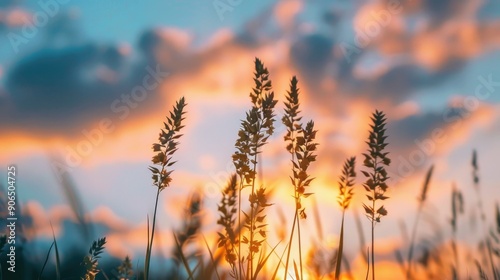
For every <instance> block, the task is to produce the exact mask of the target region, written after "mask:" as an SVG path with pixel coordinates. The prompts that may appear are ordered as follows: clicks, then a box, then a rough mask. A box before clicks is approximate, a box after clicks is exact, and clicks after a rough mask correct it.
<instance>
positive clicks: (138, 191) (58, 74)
mask: <svg viewBox="0 0 500 280" xmlns="http://www.w3.org/2000/svg"><path fill="white" fill-rule="evenodd" d="M41 2H43V3H45V2H49V3H51V4H50V5H45V6H44V5H41V4H40V3H41ZM63 2H67V3H63ZM499 30H500V2H499V1H495V0H483V1H481V0H471V1H455V0H440V1H433V0H413V1H404V0H401V1H397V0H379V1H361V0H354V1H347V0H333V1H332V0H312V1H304V0H302V1H301V0H282V1H245V0H240V1H235V0H233V1H229V0H220V1H219V0H215V1H212V0H211V1H199V0H182V1H181V0H162V1H160V0H147V1H132V0H107V1H101V0H89V1H62V0H61V1H60V2H56V0H53V1H48V0H47V1H40V2H39V1H35V0H3V1H1V2H0V131H1V133H0V145H1V153H0V166H1V169H2V170H3V171H1V172H0V179H1V181H0V184H1V186H2V187H3V188H5V186H6V184H7V183H6V180H7V179H6V176H7V166H9V165H12V164H14V165H16V166H17V169H18V174H17V180H18V192H17V195H18V197H19V199H20V202H21V203H22V206H23V211H24V213H25V214H28V215H31V216H32V218H31V223H32V225H33V228H34V229H33V230H27V237H28V238H29V239H32V240H39V241H40V244H42V245H43V246H42V245H40V247H39V248H38V250H40V251H41V252H44V250H46V249H45V247H44V246H45V245H46V244H49V245H50V242H49V241H48V240H50V239H51V238H52V233H51V230H50V223H49V221H50V222H52V224H53V225H54V228H55V230H56V235H57V236H58V238H60V239H61V240H64V241H66V244H68V243H70V242H78V236H75V234H72V232H74V231H75V230H77V228H76V227H75V226H74V224H73V223H72V222H71V221H76V219H75V217H74V215H73V214H72V211H71V210H70V208H69V206H68V201H67V198H66V196H65V195H64V192H63V189H62V187H61V184H60V182H59V180H58V178H59V176H60V174H61V172H62V173H65V174H66V175H70V176H71V178H72V180H73V181H74V183H75V185H76V186H77V192H78V194H79V196H80V198H81V200H82V202H83V205H84V206H85V211H86V215H87V218H88V219H89V221H93V222H94V223H95V224H96V228H97V230H96V231H97V233H98V234H99V236H100V235H106V236H107V237H108V240H109V244H108V246H107V254H110V255H112V256H115V257H119V258H123V257H124V256H125V255H127V254H129V255H131V256H132V257H133V258H135V259H137V260H142V258H143V252H144V250H145V242H146V240H145V237H146V217H147V215H148V214H149V215H150V216H151V215H152V212H153V207H154V198H155V193H156V189H155V187H154V186H153V185H152V182H151V174H150V173H151V172H150V171H149V170H148V166H149V165H150V164H151V157H152V156H153V152H152V150H151V145H152V143H154V142H155V141H157V137H158V132H159V131H160V129H161V128H162V126H163V124H162V122H163V121H164V119H165V116H166V115H167V113H168V111H170V110H171V108H172V106H173V105H174V104H175V101H176V100H178V99H179V98H180V97H181V96H184V97H185V98H186V100H187V103H188V106H187V115H186V122H185V125H186V127H185V129H184V130H183V134H184V136H183V138H182V139H181V141H180V142H181V143H180V146H179V150H178V152H177V153H176V154H175V156H174V158H175V160H177V163H176V164H175V172H174V173H173V183H172V186H171V187H170V188H168V189H166V190H165V191H163V192H162V194H161V198H160V202H161V204H160V210H161V211H160V214H159V226H160V228H161V231H160V233H159V235H158V237H159V238H161V244H162V246H165V247H167V248H168V246H171V245H172V241H171V238H170V236H171V235H170V230H171V229H172V228H173V227H178V226H179V224H180V220H179V217H180V215H181V213H183V209H184V208H185V205H186V200H187V197H188V194H190V193H192V192H193V191H197V192H199V193H200V194H202V195H203V196H204V199H205V206H206V207H207V208H208V209H207V211H206V213H205V216H204V224H205V229H204V230H206V232H207V237H208V238H209V240H211V241H213V243H212V244H215V238H216V235H214V234H213V232H214V230H219V228H218V227H216V226H215V224H216V220H217V213H216V209H217V208H216V205H217V203H219V200H220V189H221V188H222V187H224V185H225V183H226V181H227V179H228V178H229V176H230V174H231V173H232V172H233V165H232V161H231V155H232V153H233V152H234V151H235V149H234V142H235V140H236V137H237V131H238V129H239V125H240V120H241V119H242V118H244V116H245V115H244V114H245V111H246V110H247V109H249V108H250V106H251V103H250V99H249V97H248V95H249V92H250V90H251V88H252V86H253V80H252V77H253V71H254V68H253V65H254V64H253V63H254V60H255V58H256V57H258V58H260V59H261V60H262V61H263V63H264V64H265V65H266V66H267V67H268V69H269V72H270V78H271V80H272V82H273V89H274V91H275V94H276V96H277V98H278V99H279V103H278V105H277V110H276V113H277V118H276V119H277V123H276V127H277V129H276V133H275V135H274V136H273V137H272V138H271V139H270V142H269V144H268V145H267V146H266V147H265V149H264V153H263V155H262V160H263V162H264V168H263V170H264V171H263V173H264V174H263V175H264V182H263V183H264V184H265V185H267V186H268V188H269V189H273V190H274V197H273V198H272V202H273V203H275V205H274V206H273V207H272V210H271V212H270V215H269V223H270V224H271V225H273V224H276V225H278V224H281V222H280V221H279V219H278V218H277V217H278V214H277V213H278V212H279V210H278V209H281V210H283V212H284V213H285V215H286V217H287V219H288V225H290V223H291V220H292V218H293V215H292V214H293V213H292V214H289V213H290V212H293V209H294V203H293V198H292V197H291V196H292V189H291V188H292V187H291V186H290V185H289V179H288V176H289V175H290V156H289V154H288V153H287V152H286V150H285V144H284V142H283V136H284V133H285V128H284V126H283V125H282V124H281V122H280V121H279V120H280V119H281V116H282V114H283V100H284V96H285V94H286V90H287V89H288V87H289V83H290V79H291V78H292V76H294V75H295V76H297V78H298V80H299V87H300V89H301V96H300V98H301V108H302V112H303V115H304V120H309V119H313V120H314V121H315V123H316V127H317V129H318V130H319V132H318V138H317V141H318V143H319V146H318V152H317V154H318V161H317V162H315V163H313V165H312V167H311V168H312V169H311V174H312V176H313V177H316V179H315V181H313V183H312V186H311V191H312V192H314V193H316V195H315V196H314V198H308V199H307V202H306V208H307V209H310V210H309V212H310V217H309V218H308V219H307V220H306V221H303V222H304V224H305V225H306V226H305V227H304V228H309V229H310V231H309V232H306V238H305V239H307V240H313V239H315V238H317V234H318V233H317V232H316V227H315V224H314V219H313V217H312V216H313V215H312V212H313V211H312V209H313V203H312V202H313V201H314V200H315V201H317V203H318V207H319V213H320V215H321V219H322V227H323V230H324V235H325V239H326V241H325V242H323V244H333V245H331V246H333V247H335V246H336V245H335V244H336V242H337V240H338V233H339V228H340V213H341V212H340V208H339V207H338V205H337V200H336V198H337V194H338V185H337V179H338V176H339V175H340V172H341V166H342V164H343V162H344V160H345V159H346V158H347V157H350V156H357V157H358V161H357V170H358V171H359V170H362V166H361V164H362V156H361V153H363V152H364V151H365V150H366V149H367V145H366V143H365V141H366V139H367V137H368V129H369V124H370V123H369V122H370V121H369V118H370V115H371V113H372V112H374V111H375V110H376V109H378V110H382V111H384V112H385V113H386V116H387V119H388V126H387V134H388V135H389V137H388V139H387V141H388V142H389V146H388V149H389V151H390V155H389V157H390V158H391V159H392V164H391V167H390V168H389V171H390V174H389V175H390V176H391V177H392V179H391V180H390V182H389V191H388V196H390V197H391V198H390V199H388V200H386V201H385V206H386V208H387V210H388V211H389V215H388V216H387V217H385V218H384V219H383V220H382V223H381V224H379V225H377V242H379V243H378V244H379V245H378V248H380V251H377V261H378V262H379V263H380V267H381V271H383V270H384V269H385V270H387V271H389V272H390V271H391V269H392V270H394V269H396V270H397V271H398V273H399V267H397V265H396V264H395V263H394V253H393V251H394V250H395V249H401V250H403V251H404V250H406V249H407V248H406V247H405V243H404V241H403V240H402V237H401V231H400V224H401V221H403V220H404V221H405V223H406V226H407V228H410V227H411V225H412V222H413V220H414V218H415V214H416V207H417V197H418V196H419V195H420V189H421V185H422V183H423V181H424V176H425V172H426V171H427V170H428V168H429V167H430V166H431V165H432V164H434V165H435V170H434V176H433V178H432V182H431V186H430V190H429V203H428V207H427V208H426V209H425V210H424V213H426V216H430V217H432V218H434V219H435V220H436V221H437V222H438V223H439V224H440V225H441V227H442V230H443V234H444V237H445V239H448V238H449V236H450V234H451V233H450V231H451V229H450V226H449V219H450V215H451V214H450V211H451V210H450V209H451V206H450V200H451V190H452V184H453V183H455V184H456V186H457V188H459V189H460V190H461V191H462V192H463V193H464V198H465V206H466V212H465V214H464V215H463V216H462V218H461V220H460V221H459V238H460V240H461V244H463V246H475V244H476V243H475V242H477V234H475V233H477V232H475V231H474V230H473V229H472V226H471V221H472V220H473V217H474V215H477V213H476V214H474V213H475V211H476V208H475V205H476V203H477V196H476V194H475V192H474V188H473V184H472V169H471V157H472V151H473V150H474V149H476V150H477V152H478V159H479V172H480V178H481V182H480V184H481V193H482V197H483V200H484V206H485V209H486V212H487V214H488V222H489V224H490V225H493V222H494V219H493V213H494V205H495V203H497V202H498V200H499V198H500V186H499V181H500V174H499V172H498V171H499V167H498V159H500V148H499V144H500V142H499V141H500V110H499V109H500V71H499V68H498V67H499V62H500V31H499ZM363 181H364V177H363V175H362V174H361V172H358V177H357V179H356V186H355V198H354V201H353V206H354V208H356V209H358V211H359V212H360V213H361V211H362V207H361V205H362V202H364V201H365V200H366V198H365V195H364V190H363V188H362V187H361V184H362V182H363ZM2 211H3V210H2ZM347 216H348V217H349V220H348V221H347V222H346V223H347V224H346V230H347V231H349V236H350V238H349V239H348V240H346V249H345V250H346V254H347V255H348V256H349V258H350V259H352V260H353V263H352V265H353V269H354V270H355V271H356V273H358V274H356V275H364V274H363V273H364V268H365V266H364V264H363V263H362V262H361V258H362V257H361V256H360V255H359V244H358V237H357V232H356V229H355V224H354V220H353V219H352V218H351V217H352V211H348V212H347ZM65 221H66V222H65ZM68 221H69V222H68ZM362 222H363V225H364V227H365V235H366V237H368V233H369V231H368V229H369V221H368V220H367V219H365V218H364V217H362ZM421 224H422V226H421V227H420V229H419V233H418V234H419V236H420V237H422V238H423V237H429V238H431V237H430V236H432V227H431V226H430V224H429V222H426V221H424V220H423V221H421ZM288 227H290V226H288ZM210 234H212V235H210ZM351 237H352V238H351ZM272 238H273V239H272V240H276V237H275V236H274V237H272ZM33 242H34V241H33ZM47 242H49V243H47ZM61 243H62V245H61V247H64V246H65V245H64V242H63V241H61ZM311 243H312V242H311ZM66 246H67V245H66ZM84 246H87V245H84ZM324 246H330V245H324ZM283 248H284V247H283ZM165 252H169V251H168V250H167V249H165ZM381 273H382V272H381ZM381 275H383V274H381ZM388 275H390V274H388ZM387 277H389V276H387ZM384 279H390V278H384ZM395 279H399V278H395Z"/></svg>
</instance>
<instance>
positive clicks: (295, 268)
mask: <svg viewBox="0 0 500 280" xmlns="http://www.w3.org/2000/svg"><path fill="white" fill-rule="evenodd" d="M293 270H294V271H295V279H301V278H300V275H299V270H298V269H297V263H296V262H295V261H293Z"/></svg>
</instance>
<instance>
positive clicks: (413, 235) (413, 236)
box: [406, 165, 434, 279]
mask: <svg viewBox="0 0 500 280" xmlns="http://www.w3.org/2000/svg"><path fill="white" fill-rule="evenodd" d="M433 171H434V165H432V166H431V167H430V168H429V171H427V175H426V176H425V181H424V184H423V185H422V193H421V195H420V197H419V198H418V209H417V217H416V218H415V222H414V223H413V229H412V231H411V237H410V249H409V250H408V269H407V271H406V278H407V279H411V278H412V274H411V273H412V270H411V269H412V260H413V247H414V245H415V239H416V236H417V229H418V222H419V220H420V214H421V213H422V210H423V209H424V204H425V200H426V199H427V191H428V190H429V183H430V181H431V177H432V172H433Z"/></svg>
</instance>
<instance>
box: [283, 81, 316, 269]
mask: <svg viewBox="0 0 500 280" xmlns="http://www.w3.org/2000/svg"><path fill="white" fill-rule="evenodd" d="M297 84H298V80H297V78H296V77H293V78H292V80H291V82H290V90H288V91H287V96H286V101H285V115H284V116H283V118H282V122H283V124H284V125H285V127H286V128H287V132H286V134H285V137H284V139H285V142H286V143H287V146H286V150H287V151H288V152H289V153H290V154H291V157H292V160H291V161H292V176H290V180H291V183H292V186H293V188H294V195H293V197H294V200H295V213H294V217H293V222H292V229H291V232H290V239H289V242H288V243H289V246H288V253H287V257H286V262H285V272H284V273H285V276H284V279H286V277H287V273H288V265H289V262H290V252H291V249H292V244H293V236H294V232H295V228H297V235H298V249H299V266H300V279H303V277H304V274H303V265H302V244H301V235H300V219H299V218H302V219H305V218H306V217H307V215H306V213H305V208H304V207H303V206H302V199H303V198H307V197H308V196H310V195H311V194H312V193H310V192H306V189H307V188H308V187H309V185H310V183H311V182H312V180H313V179H314V178H311V177H310V175H309V174H308V171H307V170H308V168H309V165H310V164H311V163H312V162H314V161H316V155H315V151H316V147H317V145H318V144H317V143H315V142H314V141H315V138H316V132H317V131H316V130H315V129H314V122H313V121H309V122H308V123H307V124H306V125H305V126H304V125H303V124H302V123H301V120H302V117H301V116H300V115H299V114H300V109H299V106H300V102H299V88H298V86H297Z"/></svg>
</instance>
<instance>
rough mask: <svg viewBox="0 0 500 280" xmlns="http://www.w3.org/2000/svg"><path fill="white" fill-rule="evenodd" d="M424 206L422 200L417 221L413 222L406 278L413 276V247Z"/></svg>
mask: <svg viewBox="0 0 500 280" xmlns="http://www.w3.org/2000/svg"><path fill="white" fill-rule="evenodd" d="M422 206H423V202H421V203H420V204H419V206H418V210H417V217H416V218H415V223H414V224H413V229H412V231H411V237H410V249H409V252H408V270H407V271H406V279H411V278H412V275H411V264H412V259H413V247H414V245H415V238H416V236H417V228H418V221H419V220H420V214H421V213H422Z"/></svg>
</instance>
